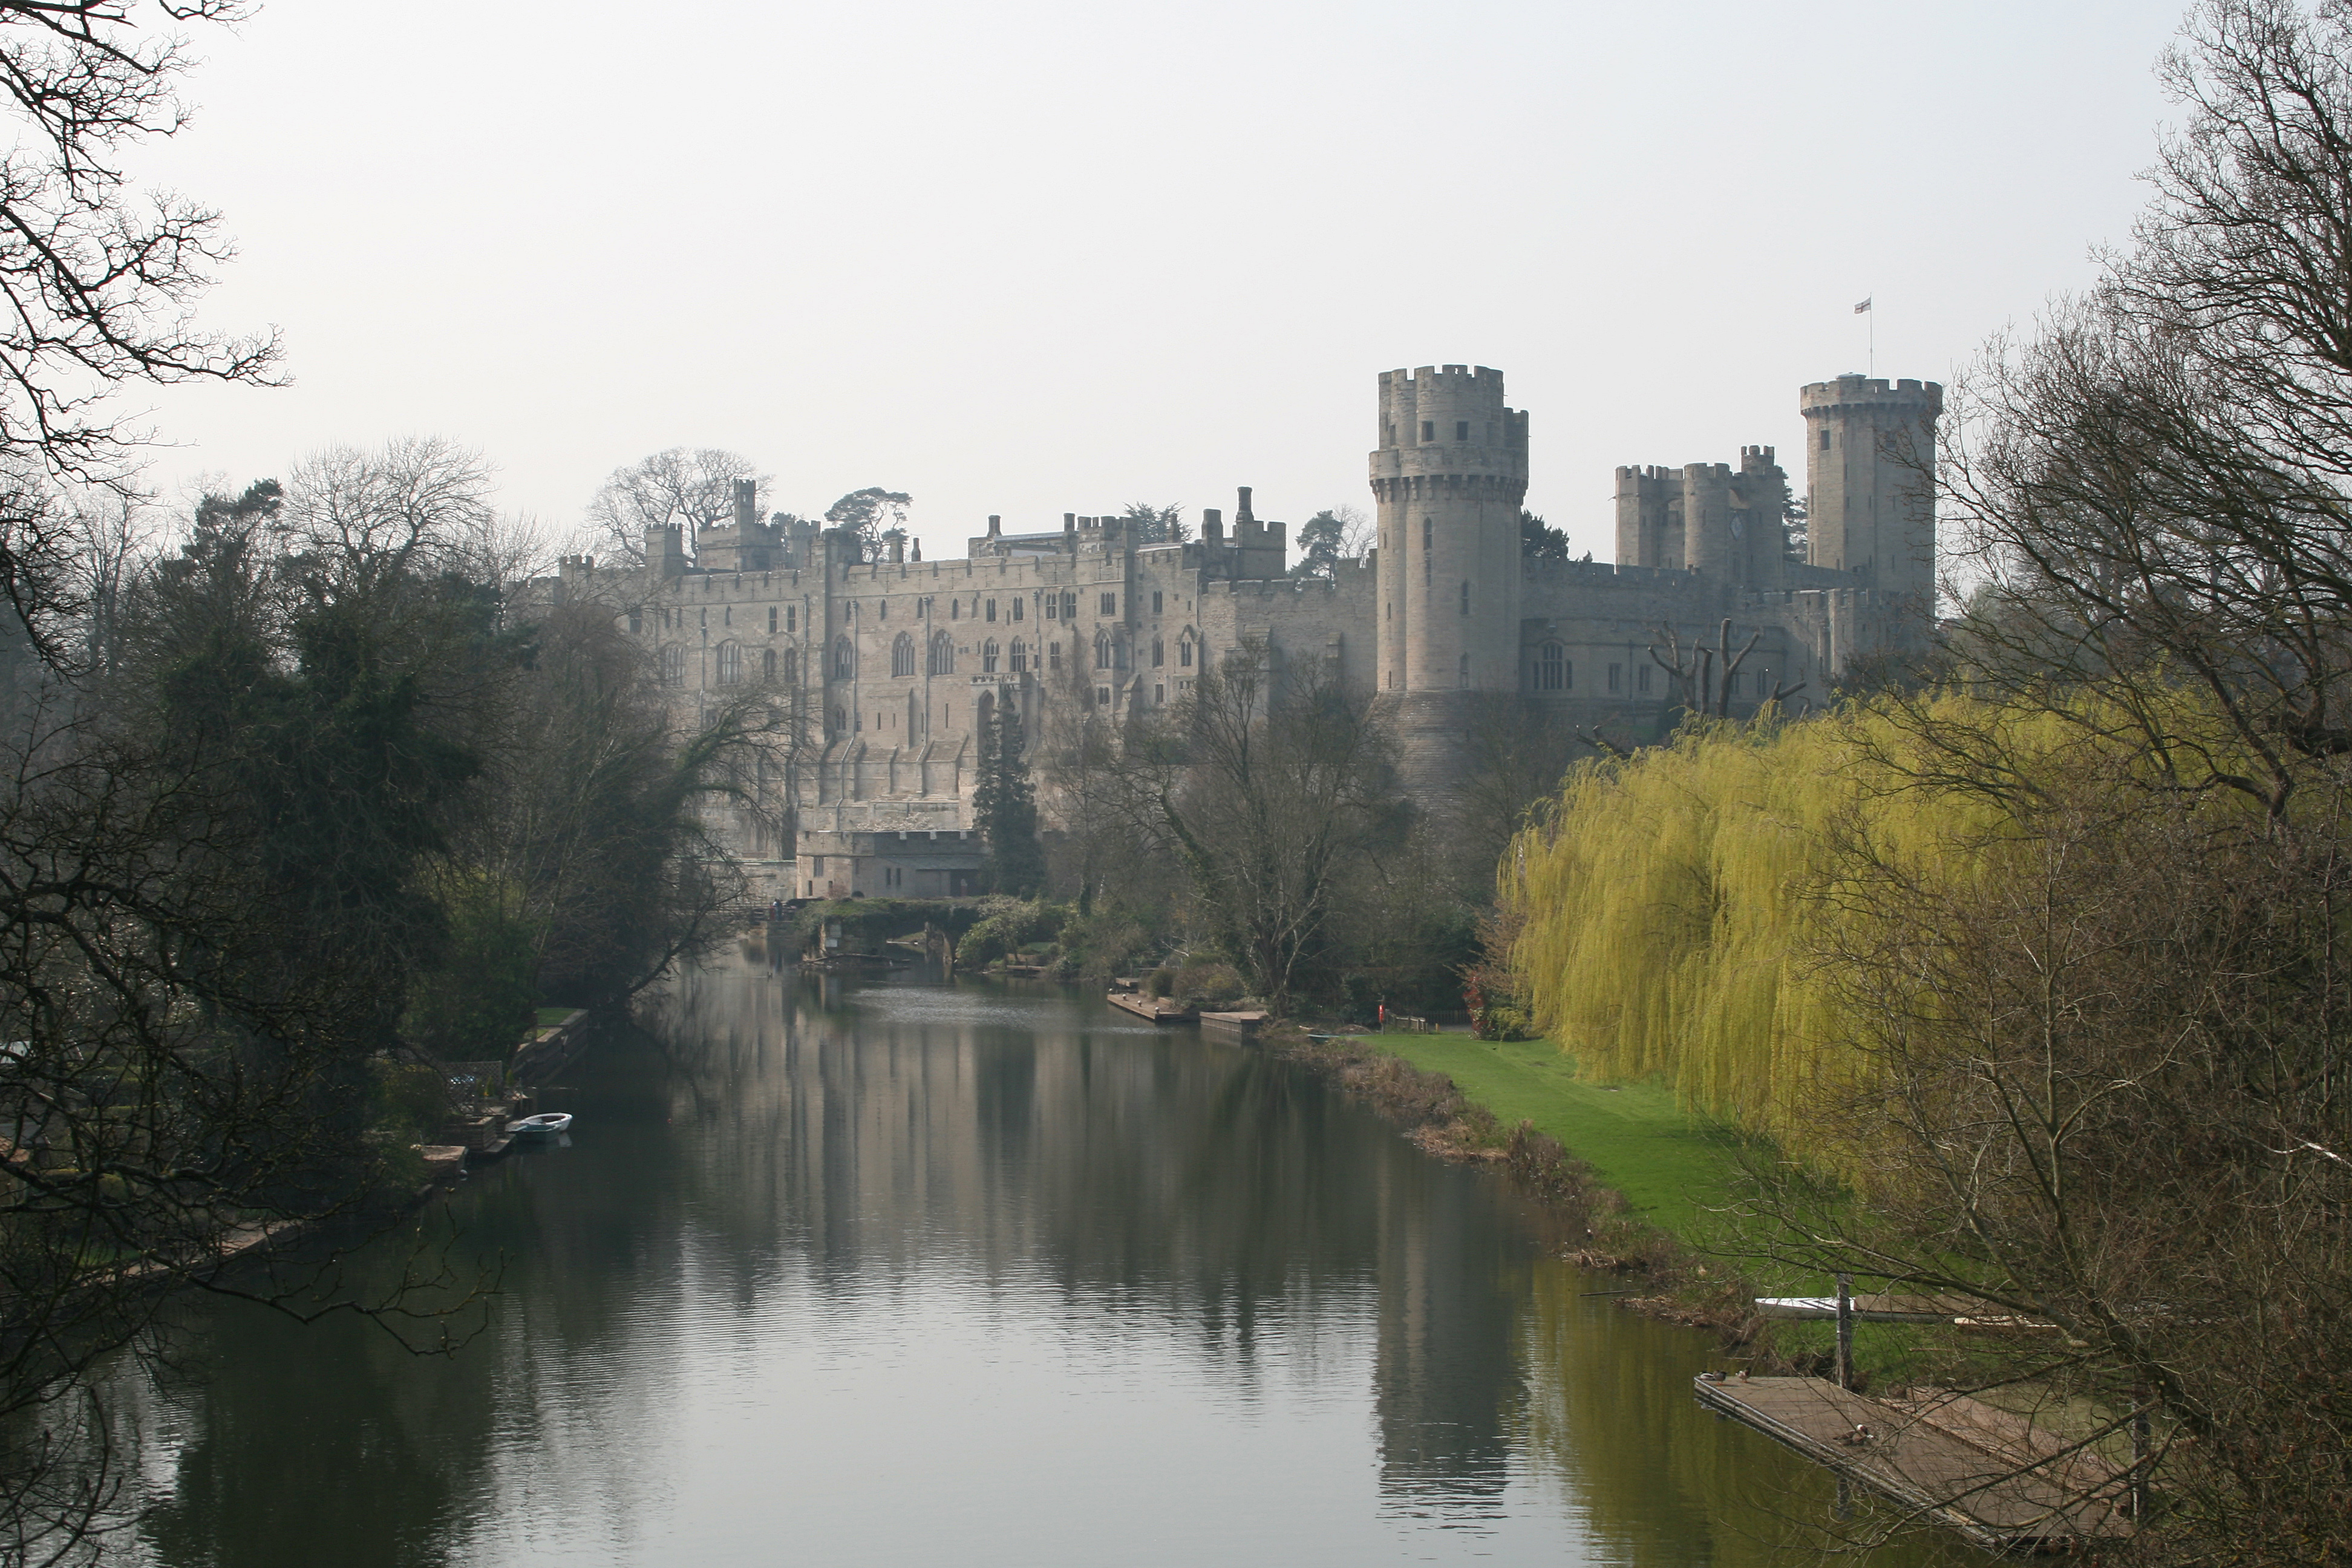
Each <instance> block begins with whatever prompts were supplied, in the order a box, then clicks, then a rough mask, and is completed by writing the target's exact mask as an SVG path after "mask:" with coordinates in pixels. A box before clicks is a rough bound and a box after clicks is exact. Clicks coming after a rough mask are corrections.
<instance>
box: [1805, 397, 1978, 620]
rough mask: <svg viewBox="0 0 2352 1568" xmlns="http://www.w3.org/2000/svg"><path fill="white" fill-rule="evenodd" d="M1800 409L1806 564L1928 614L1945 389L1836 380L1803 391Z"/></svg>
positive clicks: (1931, 599) (1931, 597) (1932, 585)
mask: <svg viewBox="0 0 2352 1568" xmlns="http://www.w3.org/2000/svg"><path fill="white" fill-rule="evenodd" d="M1797 405H1798V407H1799V408H1800V409H1801V411H1802V412H1803V414H1804V416H1805V480H1806V487H1805V488H1806V491H1807V495H1806V500H1805V511H1806V526H1807V529H1808V535H1807V537H1808V540H1809V543H1808V545H1807V550H1806V555H1807V559H1809V560H1810V561H1811V563H1813V564H1814V565H1816V566H1826V567H1829V568H1831V569H1832V570H1833V571H1839V572H1849V573H1852V574H1853V575H1854V577H1855V578H1856V580H1857V581H1856V585H1857V586H1860V587H1867V588H1876V589H1879V590H1881V591H1883V592H1886V593H1890V594H1896V595H1904V596H1906V597H1909V598H1912V599H1914V600H1916V602H1917V603H1918V604H1920V605H1923V606H1925V607H1926V608H1927V610H1929V611H1932V609H1933V607H1934V605H1935V603H1936V487H1935V479H1936V420H1937V417H1938V416H1940V415H1941V414H1942V413H1943V411H1944V389H1943V388H1942V387H1941V386H1939V385H1937V384H1936V383H1934V382H1932V381H1927V382H1919V381H1895V382H1886V381H1874V380H1871V379H1869V378H1868V377H1865V376H1859V375H1842V376H1839V377H1838V378H1837V379H1836V380H1835V381H1817V382H1815V383H1813V384H1811V385H1810V386H1807V387H1805V388H1804V389H1803V390H1802V391H1801V392H1800V393H1799V394H1798V395H1797Z"/></svg>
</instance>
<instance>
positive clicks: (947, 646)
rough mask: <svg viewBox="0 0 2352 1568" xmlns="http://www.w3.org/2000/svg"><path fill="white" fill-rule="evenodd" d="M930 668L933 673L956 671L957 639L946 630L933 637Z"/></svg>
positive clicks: (947, 673) (943, 673)
mask: <svg viewBox="0 0 2352 1568" xmlns="http://www.w3.org/2000/svg"><path fill="white" fill-rule="evenodd" d="M929 669H930V673H931V674H933V675H953V674H954V673H955V639H954V638H953V637H950V636H948V634H947V633H945V632H941V633H940V634H939V635H938V636H936V637H933V638H931V658H930V665H929Z"/></svg>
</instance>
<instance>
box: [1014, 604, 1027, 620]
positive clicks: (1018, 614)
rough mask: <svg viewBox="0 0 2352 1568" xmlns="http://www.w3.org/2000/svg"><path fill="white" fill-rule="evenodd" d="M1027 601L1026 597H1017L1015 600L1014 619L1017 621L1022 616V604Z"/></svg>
mask: <svg viewBox="0 0 2352 1568" xmlns="http://www.w3.org/2000/svg"><path fill="white" fill-rule="evenodd" d="M1026 603H1027V601H1026V600H1024V599H1015V600H1013V619H1014V620H1016V621H1017V620H1019V619H1021V618H1022V606H1023V605H1024V604H1026Z"/></svg>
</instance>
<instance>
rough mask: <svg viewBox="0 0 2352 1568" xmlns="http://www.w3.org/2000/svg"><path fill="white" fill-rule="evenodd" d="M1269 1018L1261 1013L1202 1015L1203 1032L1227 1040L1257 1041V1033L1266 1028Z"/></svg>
mask: <svg viewBox="0 0 2352 1568" xmlns="http://www.w3.org/2000/svg"><path fill="white" fill-rule="evenodd" d="M1267 1016H1268V1015H1266V1014H1265V1013H1259V1012H1248V1013H1203V1014H1202V1015H1201V1032H1202V1034H1205V1035H1222V1036H1223V1037H1225V1038H1227V1039H1234V1040H1255V1039H1256V1038H1257V1032H1258V1031H1259V1030H1260V1029H1262V1028H1264V1027H1265V1021H1266V1018H1267Z"/></svg>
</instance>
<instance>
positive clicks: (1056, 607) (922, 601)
mask: <svg viewBox="0 0 2352 1568" xmlns="http://www.w3.org/2000/svg"><path fill="white" fill-rule="evenodd" d="M1165 600H1166V595H1165V594H1164V592H1161V591H1158V590H1155V591H1154V592H1153V594H1152V595H1151V613H1152V614H1153V615H1155V616H1157V615H1160V614H1161V613H1162V609H1163V605H1164V603H1165ZM931 605H932V601H931V599H930V598H929V597H928V596H926V597H923V598H919V599H918V600H917V601H916V605H915V613H916V614H917V615H918V616H925V615H928V614H929V613H930V610H931ZM1101 605H1102V613H1103V614H1104V615H1106V616H1117V615H1118V592H1117V591H1116V590H1113V591H1112V592H1109V593H1107V594H1104V595H1102V598H1101ZM997 608H998V606H997V602H996V601H995V600H994V599H988V598H982V597H979V596H977V595H975V596H974V597H973V599H972V615H973V616H974V617H976V618H977V619H979V620H982V621H993V620H995V619H996V617H997ZM1003 610H1004V618H1005V619H1006V620H1010V621H1018V620H1024V619H1026V618H1027V616H1028V614H1029V609H1028V601H1027V600H1026V599H1024V598H1019V597H1015V598H1011V599H1008V600H1006V601H1005V603H1004V606H1003ZM1039 611H1040V613H1041V614H1042V615H1044V616H1045V619H1047V620H1049V621H1052V620H1064V621H1075V620H1076V619H1077V618H1078V595H1076V593H1075V592H1070V593H1063V594H1047V595H1045V597H1044V599H1043V600H1042V601H1041V602H1040V604H1039ZM755 613H756V612H755ZM849 613H850V614H851V615H852V616H855V615H856V614H857V601H856V600H855V599H853V600H851V601H850V602H849ZM874 613H875V616H876V617H877V619H880V620H886V621H887V620H888V619H889V618H890V601H889V600H887V599H877V600H876V601H874ZM686 614H687V613H686V612H685V611H684V610H682V609H676V610H671V609H666V610H663V611H661V612H660V616H661V626H662V629H663V630H664V631H675V630H677V629H679V628H681V627H683V626H685V625H686ZM696 614H697V615H698V616H699V617H700V620H699V624H700V626H702V627H703V628H704V629H706V630H707V629H709V626H710V610H709V606H707V605H706V606H704V607H702V608H701V609H699V610H698V611H697V612H696ZM962 618H963V601H962V600H961V599H950V600H949V601H948V619H950V620H951V621H956V620H961V619H962ZM734 624H735V607H734V606H733V605H722V606H720V609H719V625H720V626H722V627H725V626H733V625H734ZM644 630H645V617H644V615H643V614H642V612H638V611H632V612H630V615H629V631H630V632H631V634H632V635H635V634H641V633H643V632H644ZM799 630H800V606H798V605H782V606H781V613H780V607H779V606H777V605H769V606H768V631H769V633H770V634H771V635H773V634H774V633H776V632H778V631H784V632H791V633H797V632H798V631H799Z"/></svg>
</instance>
